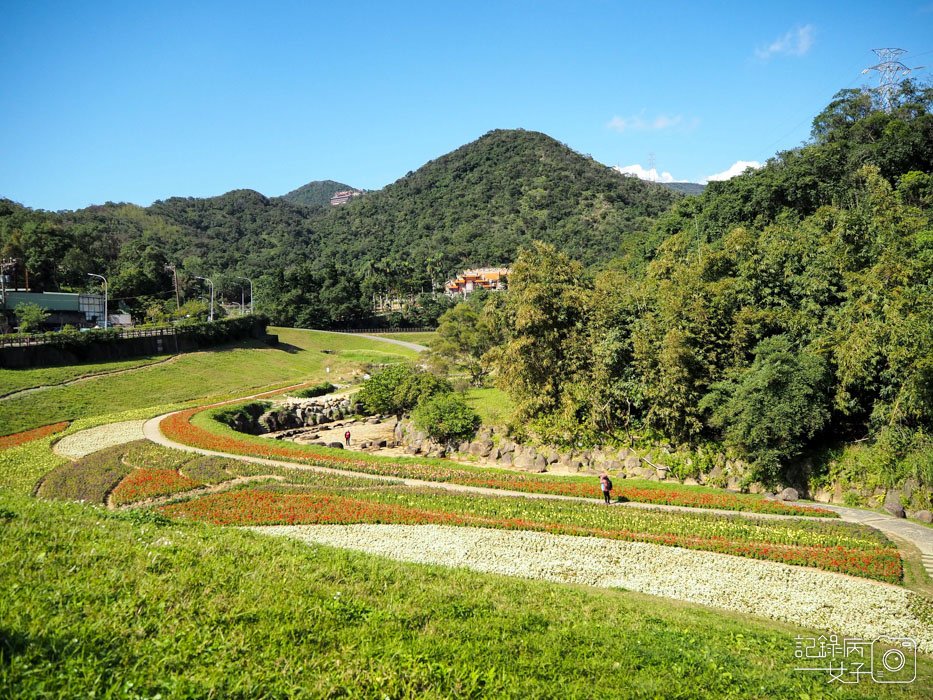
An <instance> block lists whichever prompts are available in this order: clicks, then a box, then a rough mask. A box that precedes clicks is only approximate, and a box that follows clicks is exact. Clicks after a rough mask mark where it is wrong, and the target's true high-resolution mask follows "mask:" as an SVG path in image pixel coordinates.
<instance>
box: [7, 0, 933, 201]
mask: <svg viewBox="0 0 933 700" xmlns="http://www.w3.org/2000/svg"><path fill="white" fill-rule="evenodd" d="M0 10H2V17H3V22H2V23H0V197H9V198H11V199H14V200H16V201H18V202H21V203H23V204H25V205H27V206H31V207H36V208H44V209H52V210H58V209H72V208H78V207H83V206H87V205H89V204H92V203H102V202H105V201H128V202H135V203H137V204H143V205H148V204H149V203H151V202H152V201H154V200H156V199H164V198H166V197H170V196H175V195H182V196H210V195H216V194H221V193H223V192H226V191H229V190H231V189H237V188H252V189H256V190H258V191H260V192H262V193H264V194H267V195H270V196H271V195H280V194H284V193H285V192H287V191H289V190H291V189H294V188H296V187H298V186H300V185H302V184H304V183H306V182H308V181H310V180H320V179H334V180H339V181H342V182H346V183H348V184H350V185H353V186H356V187H362V188H366V189H377V188H380V187H383V186H385V185H386V184H388V183H390V182H393V181H394V180H396V179H398V178H399V177H402V176H403V175H405V173H406V172H408V171H409V170H414V169H416V168H418V167H420V166H421V165H423V164H424V163H425V162H426V161H428V160H430V159H432V158H436V157H437V156H439V155H442V154H443V153H446V152H448V151H450V150H452V149H454V148H456V147H458V146H460V145H462V144H464V143H467V142H469V141H472V140H474V139H476V138H478V137H479V136H481V135H482V134H484V133H485V132H487V131H489V130H490V129H494V128H517V127H521V128H524V129H530V130H536V131H543V132H545V133H547V134H550V135H551V136H553V137H554V138H556V139H558V140H560V141H562V142H564V143H566V144H567V145H569V146H570V147H572V148H574V149H575V150H577V151H580V152H582V153H587V154H590V155H592V156H593V157H594V158H595V159H596V160H598V161H600V162H603V163H606V164H607V165H620V166H638V167H642V168H647V166H648V165H649V163H651V162H653V163H654V164H655V166H656V169H657V170H658V171H660V172H661V173H663V172H666V173H670V176H671V177H672V178H674V179H677V180H690V181H702V180H704V179H705V178H707V177H709V176H711V175H714V174H717V173H722V172H724V171H727V170H728V169H729V168H730V167H731V166H733V165H734V164H735V163H737V162H739V161H749V162H751V161H757V162H763V161H765V160H767V158H769V157H770V156H772V155H774V154H775V153H776V152H777V151H779V150H782V149H787V148H792V147H794V146H797V145H799V144H800V143H801V142H803V141H804V140H805V139H806V138H807V136H808V134H809V127H810V121H811V120H812V118H813V116H815V115H816V114H817V113H818V112H819V111H820V110H821V109H822V108H823V107H824V106H825V105H826V104H827V103H828V102H829V100H830V99H831V98H832V96H833V94H834V93H835V92H836V91H838V90H839V89H842V88H845V87H857V86H860V85H864V84H866V81H868V80H869V78H868V77H866V76H862V75H861V70H862V69H863V68H865V67H867V66H870V65H872V63H873V59H874V55H873V54H872V53H871V49H873V48H877V47H888V46H896V47H900V48H904V49H907V50H908V51H909V52H910V53H909V54H907V56H906V62H907V63H908V65H910V66H915V65H925V64H933V2H931V1H930V0H916V1H913V2H900V1H897V0H889V1H888V2H885V3H881V2H871V3H868V2H858V1H850V2H812V0H810V1H809V2H748V1H747V0H746V1H745V2H717V3H712V2H710V3H705V2H697V1H696V0H694V1H692V2H680V1H678V0H671V1H669V2H664V3H646V2H611V1H609V0H605V1H595V0H594V1H581V2H566V1H565V2H532V1H530V0H514V1H508V0H504V1H501V2H483V1H475V2H470V3H466V2H461V3H438V2H424V3H420V2H418V3H416V2H366V1H362V0H361V1H357V2H347V3H341V2H328V3H317V2H279V1H276V0H269V1H267V2H262V3H260V2H256V3H246V2H235V1H234V0H229V1H227V2H126V1H125V0H123V1H120V2H92V1H88V2H80V3H79V2H41V1H33V2H19V1H17V2H11V1H10V0H0ZM917 76H918V77H921V78H928V77H929V76H930V71H928V70H923V71H919V72H918V73H917ZM659 177H660V175H659Z"/></svg>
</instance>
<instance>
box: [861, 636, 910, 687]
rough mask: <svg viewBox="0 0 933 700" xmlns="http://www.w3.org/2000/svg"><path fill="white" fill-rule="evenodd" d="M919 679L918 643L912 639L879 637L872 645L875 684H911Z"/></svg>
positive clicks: (872, 668) (872, 673) (872, 675)
mask: <svg viewBox="0 0 933 700" xmlns="http://www.w3.org/2000/svg"><path fill="white" fill-rule="evenodd" d="M916 678H917V642H915V641H914V640H913V639H911V638H910V637H887V636H881V637H878V638H877V639H876V640H874V641H873V642H872V643H871V679H872V680H873V681H874V682H875V683H911V682H913V681H914V680H915V679H916Z"/></svg>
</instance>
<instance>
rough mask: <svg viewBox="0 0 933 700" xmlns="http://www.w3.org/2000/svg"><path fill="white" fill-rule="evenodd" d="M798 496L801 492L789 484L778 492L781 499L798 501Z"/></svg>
mask: <svg viewBox="0 0 933 700" xmlns="http://www.w3.org/2000/svg"><path fill="white" fill-rule="evenodd" d="M798 498H800V494H799V493H797V489H792V488H790V487H789V486H788V487H787V488H786V489H784V490H783V491H781V493H779V494H778V500H779V501H796V500H797V499H798Z"/></svg>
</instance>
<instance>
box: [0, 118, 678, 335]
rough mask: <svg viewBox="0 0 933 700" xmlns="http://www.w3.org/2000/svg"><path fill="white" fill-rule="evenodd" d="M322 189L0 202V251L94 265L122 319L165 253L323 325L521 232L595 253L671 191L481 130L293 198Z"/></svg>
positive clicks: (43, 283)
mask: <svg viewBox="0 0 933 700" xmlns="http://www.w3.org/2000/svg"><path fill="white" fill-rule="evenodd" d="M328 182H329V183H330V184H328ZM331 187H337V188H346V185H343V184H340V183H335V182H332V181H327V182H323V183H310V184H309V185H307V186H305V187H304V188H299V190H296V191H295V192H293V193H290V194H289V195H286V196H285V197H274V198H269V197H265V196H263V195H261V194H259V193H258V192H254V191H251V190H236V191H233V192H228V193H227V194H224V195H221V196H219V197H210V198H181V197H173V198H171V199H167V200H165V201H160V202H156V203H154V204H153V205H152V206H151V207H148V208H146V209H143V208H140V207H136V206H134V205H128V204H106V205H102V206H96V207H90V208H88V209H84V210H81V211H76V212H63V213H58V214H53V213H49V212H39V211H32V210H29V209H25V208H23V207H19V206H18V205H15V204H14V203H12V202H5V203H4V204H3V206H0V252H4V251H5V254H6V255H10V256H12V257H15V258H18V259H20V260H21V261H22V262H21V264H20V266H19V267H18V268H17V270H16V271H15V272H16V274H17V275H18V276H19V277H20V278H22V279H23V280H24V279H25V274H26V272H27V270H28V272H29V275H30V280H29V283H30V285H31V286H32V287H33V288H34V289H36V290H42V289H49V290H52V289H78V288H86V287H87V281H88V278H87V276H86V273H87V272H90V271H92V270H93V271H97V272H103V273H104V274H107V275H108V277H111V278H112V291H113V292H114V295H115V296H114V298H118V299H120V300H122V302H123V304H124V305H126V306H127V307H129V308H130V309H131V310H132V311H133V312H134V314H135V315H136V316H140V315H141V314H142V313H143V312H144V311H151V312H152V314H153V315H158V309H157V308H155V307H157V306H159V305H162V306H163V307H167V304H169V303H173V302H174V292H173V290H172V278H171V274H170V273H169V272H167V271H166V265H167V264H174V265H175V266H176V267H177V268H178V270H179V272H180V276H181V280H182V285H183V287H184V289H183V291H187V290H189V289H190V290H192V291H197V289H198V286H197V285H196V284H194V283H192V284H190V285H189V282H190V280H191V279H192V278H193V277H194V276H195V275H203V276H209V277H211V278H212V280H213V281H214V283H215V286H216V289H217V292H218V294H221V295H223V294H224V293H230V294H235V296H236V297H239V290H240V286H241V285H242V280H238V279H236V278H237V277H241V276H246V277H250V278H252V279H254V280H255V281H256V282H257V284H256V287H257V297H258V298H260V299H261V305H260V308H262V309H263V310H264V311H266V312H268V313H270V314H271V315H272V317H273V320H275V321H276V322H278V323H300V324H302V325H309V326H324V327H328V326H333V325H339V324H346V323H352V324H358V323H360V322H361V321H362V320H363V319H365V317H367V316H368V315H369V313H370V309H371V300H372V297H373V295H386V296H390V297H406V298H407V297H409V296H411V295H417V294H419V293H421V292H430V291H431V289H432V287H434V288H436V287H437V285H439V284H440V283H441V282H443V280H444V279H445V278H446V277H447V276H448V275H449V274H451V273H453V272H456V271H458V270H460V269H462V268H463V267H465V266H476V265H486V264H507V263H509V262H511V261H512V260H513V259H514V258H515V256H516V254H517V252H518V250H519V248H520V247H522V246H524V245H528V244H529V243H530V242H531V241H532V240H535V239H541V240H546V241H550V242H553V243H555V244H556V245H557V246H558V247H559V248H560V249H562V250H572V251H574V253H575V254H577V255H580V256H581V257H583V259H585V260H586V261H587V262H605V261H607V260H609V259H610V258H612V257H613V256H614V255H616V254H618V253H620V252H622V251H623V250H624V249H625V246H626V245H627V240H628V238H630V237H632V234H633V233H635V232H639V233H644V232H645V231H647V230H649V229H650V228H651V226H652V224H653V221H654V218H655V217H657V216H658V215H659V214H660V213H662V212H664V211H665V210H667V209H668V208H669V207H670V206H671V205H672V204H673V202H675V201H676V200H677V199H678V197H679V195H677V194H675V193H672V192H670V191H668V190H666V189H664V188H662V187H660V186H658V185H654V184H651V183H645V182H640V181H636V180H633V179H631V178H624V177H622V176H620V175H619V174H617V173H615V172H613V171H612V170H610V169H609V168H607V167H605V166H603V165H600V164H599V163H596V162H595V161H593V160H592V159H591V158H588V157H584V156H582V155H580V154H578V153H575V152H574V151H572V150H571V149H569V148H567V147H566V146H564V145H562V144H560V143H558V142H557V141H555V140H554V139H551V138H550V137H548V136H545V135H544V134H539V133H535V132H527V131H521V130H516V131H494V132H491V133H489V134H487V135H486V136H483V137H482V138H480V139H478V140H477V141H475V142H473V143H471V144H468V145H466V146H463V147H462V148H459V149H457V150H456V151H454V152H453V153H450V154H448V155H446V156H442V157H441V158H438V159H437V160H434V161H431V162H430V163H428V164H427V165H425V166H423V167H422V168H420V169H419V170H417V171H416V172H413V173H409V174H408V175H406V176H405V177H403V178H401V179H400V180H399V181H397V182H395V183H393V184H392V185H389V186H388V187H386V188H385V189H384V190H381V191H378V192H371V193H367V194H365V195H363V196H362V197H359V198H356V199H354V200H352V201H351V202H349V203H348V204H346V205H344V206H341V207H330V206H324V207H320V206H318V207H311V206H305V205H304V204H296V203H295V200H296V199H297V198H298V197H299V196H302V197H304V196H305V195H307V196H308V197H311V196H313V195H315V193H317V194H323V193H325V192H327V190H329V189H330V188H331ZM307 201H310V200H307ZM635 239H637V240H641V238H640V237H633V240H635ZM415 306H417V307H418V308H416V309H413V310H412V313H411V314H410V318H409V322H413V323H428V322H431V320H432V318H431V317H432V316H434V317H436V313H437V308H439V307H437V305H436V304H434V303H433V302H430V301H428V300H427V299H426V298H425V299H422V300H421V302H419V303H418V304H416V305H415Z"/></svg>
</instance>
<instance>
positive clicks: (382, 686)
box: [0, 492, 933, 698]
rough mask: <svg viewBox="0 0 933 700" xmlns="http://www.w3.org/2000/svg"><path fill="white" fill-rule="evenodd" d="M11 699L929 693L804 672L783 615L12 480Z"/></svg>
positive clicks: (923, 666) (0, 520) (0, 646)
mask: <svg viewBox="0 0 933 700" xmlns="http://www.w3.org/2000/svg"><path fill="white" fill-rule="evenodd" d="M0 530H2V533H3V536H2V537H0V589H2V590H4V591H8V592H10V595H3V596H0V620H2V623H0V661H2V662H0V688H3V689H4V691H5V693H4V694H5V695H7V696H9V697H39V696H42V697H64V696H67V697H79V696H81V697H88V696H91V695H94V696H99V697H154V696H156V695H161V697H163V698H176V697H177V698H181V697H240V698H247V697H268V698H279V697H281V698H285V697H293V698H299V697H378V698H382V697H389V698H409V697H419V698H421V697H425V698H449V697H484V696H485V697H514V698H553V697H567V698H570V697H665V698H671V697H678V698H707V697H768V698H802V697H810V698H820V697H839V698H888V697H891V698H893V697H897V698H927V697H930V696H931V695H933V661H931V659H930V658H928V657H925V656H921V657H919V658H918V673H917V680H916V681H915V682H913V683H911V684H908V685H905V686H885V685H878V684H874V683H871V682H870V681H867V680H866V681H864V682H862V683H860V684H857V685H852V686H848V687H841V686H839V685H838V684H833V685H829V684H827V680H828V678H827V675H826V674H821V673H807V672H796V671H794V670H793V669H794V667H795V666H797V665H798V664H797V663H796V661H797V660H796V659H795V658H794V648H795V643H794V637H795V635H797V634H804V635H812V636H815V635H816V633H808V632H806V631H803V630H801V629H798V628H795V627H791V626H788V625H782V624H776V623H771V622H767V621H764V620H760V619H758V618H750V617H745V616H740V615H735V614H727V613H722V612H716V611H712V610H708V609H704V608H701V607H698V606H693V605H687V604H679V603H675V602H672V601H669V600H659V599H656V598H652V597H650V596H645V595H639V594H633V593H626V592H623V591H606V590H599V589H593V588H589V587H585V586H571V585H554V584H548V583H543V582H534V581H523V580H519V579H513V578H508V577H503V576H496V575H488V574H479V573H476V572H473V571H469V570H464V569H448V568H443V567H437V566H423V565H415V564H404V563H399V562H394V561H389V560H385V559H380V558H377V557H370V556H365V555H361V554H356V553H350V552H344V551H340V550H335V549H331V548H327V547H320V546H312V547H309V546H307V545H303V544H300V543H296V542H291V541H287V540H280V539H277V538H268V537H264V536H262V535H258V534H253V533H249V532H243V531H239V530H233V529H224V528H218V527H214V526H209V525H202V524H187V523H183V524H180V523H172V522H168V521H164V520H162V519H160V518H158V517H157V516H154V515H153V514H151V513H146V512H133V513H120V514H116V513H110V512H106V511H103V510H100V509H95V508H91V507H89V506H82V505H77V504H61V503H47V502H39V501H35V500H32V499H29V498H26V497H21V496H14V495H11V494H9V493H7V492H3V493H0Z"/></svg>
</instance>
